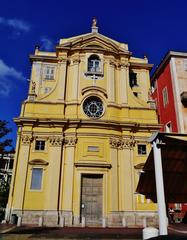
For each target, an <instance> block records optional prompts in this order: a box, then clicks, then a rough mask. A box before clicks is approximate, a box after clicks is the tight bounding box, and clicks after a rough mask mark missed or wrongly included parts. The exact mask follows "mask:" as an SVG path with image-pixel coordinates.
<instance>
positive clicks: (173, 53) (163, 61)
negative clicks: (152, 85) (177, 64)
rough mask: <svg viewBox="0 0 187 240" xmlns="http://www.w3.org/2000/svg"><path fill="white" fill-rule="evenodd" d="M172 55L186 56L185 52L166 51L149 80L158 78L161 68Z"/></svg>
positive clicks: (177, 56)
mask: <svg viewBox="0 0 187 240" xmlns="http://www.w3.org/2000/svg"><path fill="white" fill-rule="evenodd" d="M172 57H176V58H187V52H175V51H169V52H167V53H166V55H165V56H164V58H163V59H162V60H161V62H160V64H159V65H158V66H157V68H156V70H155V71H154V73H153V74H152V76H151V82H152V81H154V79H156V78H158V76H159V75H160V74H161V72H162V70H163V69H164V68H165V66H166V65H167V64H168V62H169V61H170V59H171V58H172Z"/></svg>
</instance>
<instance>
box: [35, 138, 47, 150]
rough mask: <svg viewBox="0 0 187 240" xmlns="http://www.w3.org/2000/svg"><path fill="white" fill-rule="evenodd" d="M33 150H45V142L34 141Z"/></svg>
mask: <svg viewBox="0 0 187 240" xmlns="http://www.w3.org/2000/svg"><path fill="white" fill-rule="evenodd" d="M35 150H39V151H42V150H45V141H43V140H36V144H35Z"/></svg>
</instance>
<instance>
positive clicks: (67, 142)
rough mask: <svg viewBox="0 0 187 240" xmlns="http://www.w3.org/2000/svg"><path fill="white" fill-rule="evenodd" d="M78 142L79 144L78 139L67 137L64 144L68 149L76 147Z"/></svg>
mask: <svg viewBox="0 0 187 240" xmlns="http://www.w3.org/2000/svg"><path fill="white" fill-rule="evenodd" d="M76 142H77V138H76V137H65V141H64V143H65V145H66V146H67V147H70V146H75V144H76Z"/></svg>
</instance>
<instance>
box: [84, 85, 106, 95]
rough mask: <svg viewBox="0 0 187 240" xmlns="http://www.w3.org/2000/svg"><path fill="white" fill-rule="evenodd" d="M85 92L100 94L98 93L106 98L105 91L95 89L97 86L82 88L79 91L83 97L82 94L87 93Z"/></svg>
mask: <svg viewBox="0 0 187 240" xmlns="http://www.w3.org/2000/svg"><path fill="white" fill-rule="evenodd" d="M87 92H91V93H97V92H100V93H102V94H103V95H104V96H105V97H106V98H107V97H108V96H107V92H106V90H105V89H104V88H101V87H97V86H90V87H85V88H83V89H82V91H81V93H82V95H84V94H85V93H87Z"/></svg>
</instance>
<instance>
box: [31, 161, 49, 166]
mask: <svg viewBox="0 0 187 240" xmlns="http://www.w3.org/2000/svg"><path fill="white" fill-rule="evenodd" d="M29 164H30V165H44V166H47V165H48V164H49V163H48V162H47V161H45V160H43V159H33V160H31V161H29Z"/></svg>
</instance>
